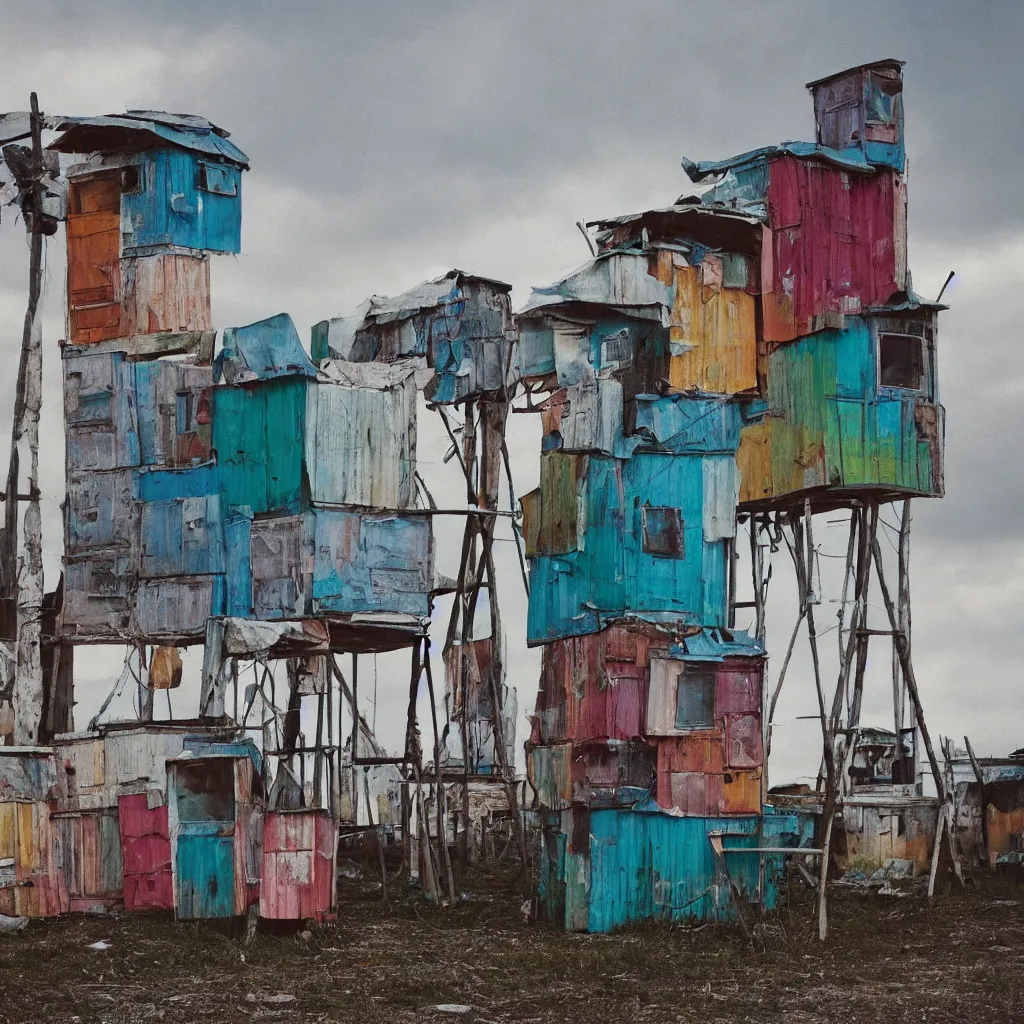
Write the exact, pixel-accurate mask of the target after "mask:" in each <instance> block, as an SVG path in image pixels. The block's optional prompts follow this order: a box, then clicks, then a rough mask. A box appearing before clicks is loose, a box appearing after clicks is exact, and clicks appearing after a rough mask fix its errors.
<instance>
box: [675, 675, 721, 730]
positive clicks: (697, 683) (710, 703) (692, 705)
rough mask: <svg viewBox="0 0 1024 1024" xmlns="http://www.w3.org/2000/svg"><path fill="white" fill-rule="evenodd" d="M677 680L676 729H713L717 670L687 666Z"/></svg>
mask: <svg viewBox="0 0 1024 1024" xmlns="http://www.w3.org/2000/svg"><path fill="white" fill-rule="evenodd" d="M676 680H677V685H676V728H677V729H710V728H712V727H713V726H714V724H715V670H714V669H713V668H704V667H698V666H694V665H687V666H686V667H685V668H683V669H682V671H680V673H679V675H678V676H677V677H676Z"/></svg>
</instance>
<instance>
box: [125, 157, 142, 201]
mask: <svg viewBox="0 0 1024 1024" xmlns="http://www.w3.org/2000/svg"><path fill="white" fill-rule="evenodd" d="M121 191H122V192H127V193H133V194H134V193H136V192H141V191H142V174H141V173H140V169H139V167H138V165H137V164H134V165H131V166H129V167H122V168H121Z"/></svg>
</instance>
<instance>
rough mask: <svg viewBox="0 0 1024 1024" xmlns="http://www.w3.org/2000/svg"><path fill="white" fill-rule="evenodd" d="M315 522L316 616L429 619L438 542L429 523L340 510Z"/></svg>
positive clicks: (318, 512) (320, 513) (323, 511)
mask: <svg viewBox="0 0 1024 1024" xmlns="http://www.w3.org/2000/svg"><path fill="white" fill-rule="evenodd" d="M315 518H316V531H315V560H314V565H313V602H314V610H315V611H317V612H331V611H334V612H342V613H362V612H389V613H394V614H399V615H414V616H425V615H428V614H429V603H430V602H429V591H430V587H431V585H432V580H433V538H432V535H431V529H430V523H429V521H428V520H427V519H426V518H424V517H421V516H408V515H402V514H400V513H394V514H391V515H384V514H381V515H361V514H359V513H355V512H346V511H342V510H340V509H317V510H316V513H315ZM254 528H255V524H254ZM254 577H255V572H254Z"/></svg>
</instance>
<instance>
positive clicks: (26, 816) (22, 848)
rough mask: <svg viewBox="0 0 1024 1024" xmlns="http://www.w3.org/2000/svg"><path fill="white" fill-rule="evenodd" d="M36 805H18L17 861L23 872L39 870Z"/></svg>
mask: <svg viewBox="0 0 1024 1024" xmlns="http://www.w3.org/2000/svg"><path fill="white" fill-rule="evenodd" d="M34 810H35V805H34V804H18V853H17V856H16V860H17V863H18V867H19V868H20V869H21V870H22V871H23V872H35V871H38V870H39V847H38V844H37V842H36V838H37V837H36V835H35V830H34V829H33V827H32V826H33V821H32V817H33V815H32V812H33V811H34Z"/></svg>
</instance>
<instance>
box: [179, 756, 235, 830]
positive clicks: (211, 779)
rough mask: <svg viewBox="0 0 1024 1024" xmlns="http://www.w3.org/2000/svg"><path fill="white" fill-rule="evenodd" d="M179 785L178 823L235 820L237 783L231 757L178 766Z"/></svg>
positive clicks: (197, 761)
mask: <svg viewBox="0 0 1024 1024" xmlns="http://www.w3.org/2000/svg"><path fill="white" fill-rule="evenodd" d="M177 785H178V792H177V800H178V820H179V821H233V820H234V818H235V782H234V762H233V761H232V759H231V758H227V757H223V758H220V757H218V758H209V759H203V760H201V761H200V760H196V761H195V762H194V763H192V764H184V763H179V765H178V772H177Z"/></svg>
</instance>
